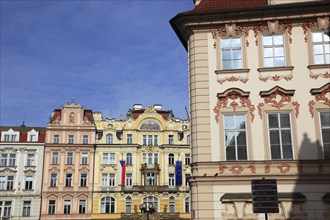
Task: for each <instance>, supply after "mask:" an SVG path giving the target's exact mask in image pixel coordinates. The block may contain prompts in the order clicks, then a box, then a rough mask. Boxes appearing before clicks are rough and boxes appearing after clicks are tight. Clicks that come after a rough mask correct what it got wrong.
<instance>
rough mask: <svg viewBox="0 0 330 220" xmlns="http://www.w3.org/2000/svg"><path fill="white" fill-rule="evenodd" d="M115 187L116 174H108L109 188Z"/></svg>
mask: <svg viewBox="0 0 330 220" xmlns="http://www.w3.org/2000/svg"><path fill="white" fill-rule="evenodd" d="M115 185H116V174H114V173H110V175H109V186H115Z"/></svg>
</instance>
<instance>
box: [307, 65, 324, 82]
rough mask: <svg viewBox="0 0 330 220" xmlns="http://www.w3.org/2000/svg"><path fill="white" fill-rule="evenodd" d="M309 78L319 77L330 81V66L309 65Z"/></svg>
mask: <svg viewBox="0 0 330 220" xmlns="http://www.w3.org/2000/svg"><path fill="white" fill-rule="evenodd" d="M307 68H308V69H309V72H310V74H309V76H310V77H311V78H312V79H317V78H319V77H321V78H325V79H329V78H330V65H309V66H307Z"/></svg>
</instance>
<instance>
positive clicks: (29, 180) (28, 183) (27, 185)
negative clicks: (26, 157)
mask: <svg viewBox="0 0 330 220" xmlns="http://www.w3.org/2000/svg"><path fill="white" fill-rule="evenodd" d="M33 180H34V176H25V182H24V189H25V190H33V182H34V181H33Z"/></svg>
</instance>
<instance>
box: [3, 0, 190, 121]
mask: <svg viewBox="0 0 330 220" xmlns="http://www.w3.org/2000/svg"><path fill="white" fill-rule="evenodd" d="M192 8H193V1H192V0H145V1H143V0H131V1H129V0H80V1H79V0H44V1H41V0H35V1H33V0H25V1H23V0H22V1H18V0H1V26H0V27H1V45H0V46H1V47H0V48H1V51H0V52H1V54H0V55H1V56H0V59H1V60H0V61H1V65H0V71H1V72H0V74H1V78H0V86H1V87H0V98H1V100H0V101H1V102H0V104H1V106H0V125H1V126H19V125H21V124H22V121H23V120H24V121H25V124H26V125H27V126H45V125H46V124H47V122H48V120H49V116H50V115H51V113H52V111H53V110H54V109H56V108H60V107H61V106H62V105H64V104H65V103H66V102H71V100H72V98H74V100H75V102H78V103H80V104H81V105H82V106H84V107H85V108H87V109H92V110H93V111H94V112H95V111H100V112H102V113H103V116H104V117H108V118H109V117H111V118H113V117H114V118H117V119H118V118H119V116H120V114H123V115H124V116H125V115H126V112H127V110H128V109H129V108H132V106H133V104H135V103H139V104H142V105H143V106H144V107H148V106H149V105H153V104H162V105H163V109H166V110H168V109H172V110H173V112H174V114H175V116H176V117H179V118H187V115H186V111H185V106H187V108H188V79H187V68H188V67H187V66H188V65H187V53H186V51H185V49H184V47H183V46H182V45H181V43H180V41H179V39H178V38H177V36H176V35H175V33H174V31H173V30H172V28H171V26H170V24H169V20H170V19H171V18H172V17H174V16H175V15H176V14H178V13H180V12H183V11H187V10H190V9H192Z"/></svg>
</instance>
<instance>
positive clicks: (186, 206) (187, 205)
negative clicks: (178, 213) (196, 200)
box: [184, 197, 190, 213]
mask: <svg viewBox="0 0 330 220" xmlns="http://www.w3.org/2000/svg"><path fill="white" fill-rule="evenodd" d="M184 211H185V213H189V212H190V197H187V198H186V199H185V200H184Z"/></svg>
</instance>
